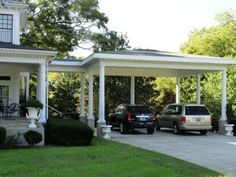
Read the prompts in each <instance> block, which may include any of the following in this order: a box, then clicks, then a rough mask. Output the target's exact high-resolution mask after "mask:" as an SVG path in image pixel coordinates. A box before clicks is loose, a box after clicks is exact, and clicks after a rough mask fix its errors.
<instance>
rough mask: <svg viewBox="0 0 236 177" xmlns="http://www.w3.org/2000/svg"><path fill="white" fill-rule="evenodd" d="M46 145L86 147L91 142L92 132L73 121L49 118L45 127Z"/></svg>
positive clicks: (84, 125)
mask: <svg viewBox="0 0 236 177" xmlns="http://www.w3.org/2000/svg"><path fill="white" fill-rule="evenodd" d="M45 133H46V139H47V143H53V144H58V145H64V146H88V145H90V144H91V142H92V138H93V133H94V132H93V130H92V129H91V128H90V127H89V126H87V125H86V124H84V123H82V122H80V121H78V120H73V119H56V118H50V119H49V120H48V122H47V126H46V132H45Z"/></svg>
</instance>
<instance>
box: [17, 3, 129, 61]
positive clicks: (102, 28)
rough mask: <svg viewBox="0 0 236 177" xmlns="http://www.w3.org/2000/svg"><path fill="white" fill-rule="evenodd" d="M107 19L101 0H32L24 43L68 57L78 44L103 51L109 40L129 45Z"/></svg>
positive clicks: (118, 44) (23, 38)
mask: <svg viewBox="0 0 236 177" xmlns="http://www.w3.org/2000/svg"><path fill="white" fill-rule="evenodd" d="M107 22H108V18H107V17H106V15H105V14H104V13H102V12H100V11H99V6H98V0H50V1H48V0H35V1H30V3H29V9H28V24H27V27H26V29H25V30H24V31H23V33H22V37H21V43H22V44H24V45H28V46H32V47H36V48H46V49H50V50H56V51H57V52H58V54H57V56H59V57H65V56H68V52H70V51H73V49H75V48H76V47H81V48H86V49H90V48H92V49H96V50H100V48H101V49H103V46H104V44H106V43H109V41H111V42H115V43H116V44H115V45H116V46H117V48H119V47H120V46H122V45H126V44H127V43H126V38H125V36H123V35H119V34H118V33H117V32H114V31H110V30H108V28H107V26H106V23H107ZM108 45H109V44H108ZM111 45H114V44H111ZM127 45H128V44H127Z"/></svg>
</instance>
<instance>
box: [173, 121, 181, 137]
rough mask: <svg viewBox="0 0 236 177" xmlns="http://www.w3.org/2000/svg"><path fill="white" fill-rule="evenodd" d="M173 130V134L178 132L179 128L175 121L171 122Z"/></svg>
mask: <svg viewBox="0 0 236 177" xmlns="http://www.w3.org/2000/svg"><path fill="white" fill-rule="evenodd" d="M173 131H174V134H175V135H178V134H180V130H179V127H178V124H177V123H174V124H173Z"/></svg>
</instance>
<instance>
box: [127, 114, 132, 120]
mask: <svg viewBox="0 0 236 177" xmlns="http://www.w3.org/2000/svg"><path fill="white" fill-rule="evenodd" d="M127 117H128V121H129V122H131V120H132V115H131V112H128V115H127Z"/></svg>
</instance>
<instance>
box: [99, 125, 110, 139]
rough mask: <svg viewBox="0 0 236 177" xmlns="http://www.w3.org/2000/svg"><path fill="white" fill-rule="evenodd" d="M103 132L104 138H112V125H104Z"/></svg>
mask: <svg viewBox="0 0 236 177" xmlns="http://www.w3.org/2000/svg"><path fill="white" fill-rule="evenodd" d="M101 127H102V132H103V133H104V136H103V138H104V139H111V136H110V133H111V127H112V126H111V125H102V126H101Z"/></svg>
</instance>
